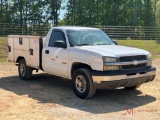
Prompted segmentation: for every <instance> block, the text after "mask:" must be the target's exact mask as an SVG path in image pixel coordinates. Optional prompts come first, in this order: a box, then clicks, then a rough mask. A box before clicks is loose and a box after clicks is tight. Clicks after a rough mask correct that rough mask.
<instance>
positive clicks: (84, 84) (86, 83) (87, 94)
mask: <svg viewBox="0 0 160 120" xmlns="http://www.w3.org/2000/svg"><path fill="white" fill-rule="evenodd" d="M72 80H73V90H74V93H75V94H76V96H77V97H79V98H82V99H84V98H91V97H92V96H93V95H94V94H95V92H96V89H95V87H94V84H93V80H92V75H91V72H90V71H89V70H88V69H86V68H81V69H78V70H76V71H75V72H74V75H73V77H72Z"/></svg>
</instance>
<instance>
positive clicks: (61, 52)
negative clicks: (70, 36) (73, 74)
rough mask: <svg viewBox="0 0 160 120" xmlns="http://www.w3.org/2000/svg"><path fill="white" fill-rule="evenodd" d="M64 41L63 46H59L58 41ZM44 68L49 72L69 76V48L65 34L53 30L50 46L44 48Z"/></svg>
mask: <svg viewBox="0 0 160 120" xmlns="http://www.w3.org/2000/svg"><path fill="white" fill-rule="evenodd" d="M59 40H60V41H63V42H64V46H63V47H57V46H56V44H55V43H56V41H59ZM43 55H44V56H43V60H42V61H43V70H44V71H45V72H47V73H50V74H53V75H57V76H61V77H65V78H68V49H67V44H66V38H65V34H64V33H63V31H61V30H53V31H52V34H51V37H50V40H49V43H48V46H45V47H44V48H43Z"/></svg>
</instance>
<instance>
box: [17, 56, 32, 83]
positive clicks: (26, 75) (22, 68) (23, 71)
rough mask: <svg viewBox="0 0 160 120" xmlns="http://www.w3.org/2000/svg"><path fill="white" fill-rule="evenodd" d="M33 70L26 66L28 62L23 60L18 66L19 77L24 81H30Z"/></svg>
mask: <svg viewBox="0 0 160 120" xmlns="http://www.w3.org/2000/svg"><path fill="white" fill-rule="evenodd" d="M32 71H33V70H32V68H31V67H28V66H27V65H26V61H25V60H24V59H21V60H20V62H19V66H18V72H19V77H20V78H21V79H22V80H29V79H31V77H32Z"/></svg>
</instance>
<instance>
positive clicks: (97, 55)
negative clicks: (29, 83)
mask: <svg viewBox="0 0 160 120" xmlns="http://www.w3.org/2000/svg"><path fill="white" fill-rule="evenodd" d="M8 48H9V55H8V61H10V62H14V63H16V64H17V65H18V71H19V77H20V78H21V79H22V80H29V79H31V77H32V71H33V70H43V71H44V72H46V73H49V74H52V75H55V76H59V77H62V78H67V79H69V80H72V81H73V82H72V83H73V90H74V92H75V94H76V95H77V96H78V97H79V98H90V97H92V96H93V95H94V94H95V91H96V89H107V88H118V87H124V88H125V89H136V88H137V87H139V86H140V85H141V84H143V83H147V82H150V81H153V80H154V78H155V75H156V68H155V67H152V56H151V54H150V53H149V52H148V51H145V50H141V49H137V48H132V47H125V46H119V45H117V44H116V42H115V41H112V40H111V39H110V38H109V37H108V36H107V35H106V34H105V33H104V32H103V31H102V30H100V29H97V28H88V27H52V28H51V29H50V30H49V32H48V34H47V36H46V37H45V39H44V40H43V39H42V38H41V37H40V36H23V35H9V36H8Z"/></svg>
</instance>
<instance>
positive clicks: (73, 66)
mask: <svg viewBox="0 0 160 120" xmlns="http://www.w3.org/2000/svg"><path fill="white" fill-rule="evenodd" d="M79 68H87V69H89V70H92V68H91V67H90V66H89V65H87V64H84V63H77V62H76V63H73V65H72V69H71V76H73V74H74V71H76V70H77V69H79Z"/></svg>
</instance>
